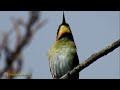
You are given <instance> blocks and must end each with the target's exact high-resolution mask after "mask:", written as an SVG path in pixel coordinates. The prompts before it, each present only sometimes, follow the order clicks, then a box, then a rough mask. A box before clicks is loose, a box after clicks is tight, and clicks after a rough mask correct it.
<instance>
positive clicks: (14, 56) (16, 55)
mask: <svg viewBox="0 0 120 90" xmlns="http://www.w3.org/2000/svg"><path fill="white" fill-rule="evenodd" d="M40 14H41V12H40V11H29V18H28V21H27V22H25V21H24V20H23V19H22V18H18V19H16V18H12V25H13V28H12V29H11V30H10V31H9V32H5V33H4V34H2V35H3V39H2V40H1V43H0V55H1V53H3V52H2V51H4V55H5V61H6V62H5V67H4V68H3V69H2V70H0V78H2V77H3V76H4V73H16V74H17V73H19V72H20V71H21V69H22V62H23V58H22V51H23V49H24V47H25V46H26V45H28V44H29V43H30V41H31V39H32V37H33V35H34V34H35V32H36V31H37V30H39V28H41V27H42V26H43V25H44V24H45V21H42V22H41V20H40ZM20 27H23V28H24V29H25V34H24V36H22V35H21V33H20ZM11 32H15V34H16V42H15V46H14V50H11V49H10V47H9V42H8V41H9V36H10V35H11ZM0 58H1V57H0ZM13 63H15V64H17V67H16V68H14V67H13ZM5 78H7V79H12V78H14V76H7V77H5ZM27 78H29V79H30V78H31V77H27Z"/></svg>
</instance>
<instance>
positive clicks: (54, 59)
mask: <svg viewBox="0 0 120 90" xmlns="http://www.w3.org/2000/svg"><path fill="white" fill-rule="evenodd" d="M49 53H50V54H49V57H50V58H49V62H50V68H51V73H52V74H53V76H54V77H55V78H60V77H62V76H63V75H65V74H66V73H67V72H68V71H70V70H72V69H73V68H74V61H75V60H74V58H75V55H76V48H75V47H71V46H70V45H67V44H62V45H59V47H54V48H53V49H52V50H51V51H50V52H49Z"/></svg>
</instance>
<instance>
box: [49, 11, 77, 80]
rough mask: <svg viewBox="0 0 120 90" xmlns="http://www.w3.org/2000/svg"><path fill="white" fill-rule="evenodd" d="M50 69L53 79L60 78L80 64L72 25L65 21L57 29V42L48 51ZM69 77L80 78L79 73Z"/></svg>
mask: <svg viewBox="0 0 120 90" xmlns="http://www.w3.org/2000/svg"><path fill="white" fill-rule="evenodd" d="M48 59H49V66H50V71H51V74H52V77H53V79H59V78H61V77H62V76H63V75H65V74H67V73H68V72H69V71H70V70H72V69H73V68H74V67H75V66H77V65H78V64H79V59H78V55H77V49H76V45H75V42H74V39H73V35H72V31H71V29H70V26H69V24H68V23H66V21H65V16H64V12H63V21H62V24H61V25H59V28H58V31H57V37H56V42H55V43H54V45H53V46H52V47H51V48H50V49H49V51H48ZM69 79H79V73H77V74H76V75H74V76H72V77H71V78H69Z"/></svg>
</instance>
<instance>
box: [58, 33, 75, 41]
mask: <svg viewBox="0 0 120 90" xmlns="http://www.w3.org/2000/svg"><path fill="white" fill-rule="evenodd" d="M58 40H63V41H69V40H70V41H73V42H74V39H73V35H72V34H69V35H68V34H64V35H62V36H61V37H60V38H59V39H58Z"/></svg>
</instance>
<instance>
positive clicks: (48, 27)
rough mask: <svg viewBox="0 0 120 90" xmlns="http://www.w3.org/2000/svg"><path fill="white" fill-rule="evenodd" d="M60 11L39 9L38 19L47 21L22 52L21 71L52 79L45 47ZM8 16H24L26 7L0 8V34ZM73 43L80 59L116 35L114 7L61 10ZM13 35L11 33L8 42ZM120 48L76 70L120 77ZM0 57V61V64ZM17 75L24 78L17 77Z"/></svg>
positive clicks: (119, 17)
mask: <svg viewBox="0 0 120 90" xmlns="http://www.w3.org/2000/svg"><path fill="white" fill-rule="evenodd" d="M62 14H63V12H62V11H43V12H42V15H41V20H45V19H47V23H46V24H45V25H44V26H43V27H42V28H40V30H39V31H38V32H37V33H36V34H35V35H34V37H33V39H32V41H31V43H30V44H29V45H28V46H27V47H26V48H25V49H24V51H23V52H22V56H23V67H22V71H21V72H20V73H21V74H25V73H30V72H31V73H32V79H52V77H51V73H50V70H49V63H48V56H47V55H48V49H49V48H50V47H51V46H52V45H53V44H54V42H55V39H56V33H57V29H58V26H59V25H60V24H61V22H62ZM12 17H16V18H18V17H22V18H24V20H25V21H27V19H28V12H26V11H0V35H1V34H2V32H7V31H9V30H10V27H11V21H10V20H11V18H12ZM65 17H66V22H67V23H69V25H70V27H71V30H72V33H73V37H74V40H75V43H76V46H77V50H78V52H77V53H78V56H79V60H80V62H82V61H84V60H85V59H87V58H88V57H89V56H91V55H92V54H93V53H95V52H97V51H99V50H101V49H102V48H104V47H106V46H108V45H109V44H111V43H112V42H113V41H115V40H117V39H119V38H120V12H118V11H65ZM14 41H15V39H14V38H13V37H11V39H10V43H12V42H14ZM119 50H120V48H117V49H115V50H114V51H113V52H111V53H109V54H108V55H107V56H104V57H102V58H100V59H99V60H97V61H96V62H94V63H93V64H91V65H90V66H89V67H87V68H85V69H84V70H82V71H81V72H80V79H118V78H119V79H120V57H119V55H120V53H119ZM3 63H4V61H3V60H2V61H1V62H0V67H2V66H3ZM17 78H19V79H21V78H25V77H24V76H22V77H17Z"/></svg>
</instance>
